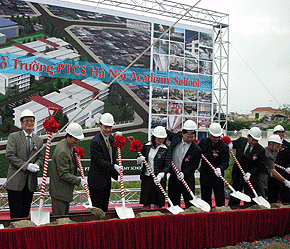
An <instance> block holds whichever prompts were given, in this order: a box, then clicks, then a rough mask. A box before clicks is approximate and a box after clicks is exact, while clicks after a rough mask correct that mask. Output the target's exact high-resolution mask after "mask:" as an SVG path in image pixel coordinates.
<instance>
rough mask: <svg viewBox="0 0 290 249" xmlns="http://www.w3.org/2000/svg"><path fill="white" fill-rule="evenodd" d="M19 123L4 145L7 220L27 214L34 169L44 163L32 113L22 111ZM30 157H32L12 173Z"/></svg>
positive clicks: (33, 186) (36, 169)
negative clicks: (18, 128)
mask: <svg viewBox="0 0 290 249" xmlns="http://www.w3.org/2000/svg"><path fill="white" fill-rule="evenodd" d="M20 122H21V127H22V130H21V131H18V132H14V133H11V134H10V135H9V137H8V142H7V147H6V158H7V160H8V162H9V168H8V174H7V184H6V189H7V192H8V202H9V208H10V218H11V219H13V218H26V217H28V215H29V212H30V206H31V202H32V197H33V193H34V191H36V189H37V172H38V171H39V169H40V167H43V162H44V155H43V152H42V151H38V149H40V148H41V147H42V145H43V141H42V139H41V138H40V137H38V136H37V135H36V134H34V133H33V129H34V122H35V116H34V114H33V112H32V111H30V110H28V109H26V110H24V111H23V112H22V113H21V117H20ZM36 153H37V155H36V156H35V154H36ZM31 157H33V159H31V160H30V162H29V163H28V164H27V165H26V166H24V167H23V168H22V170H20V171H19V172H18V173H17V174H16V175H14V173H15V172H16V171H17V170H19V168H21V167H22V166H23V165H24V164H25V163H26V162H27V161H28V160H29V158H31ZM13 175H14V176H13Z"/></svg>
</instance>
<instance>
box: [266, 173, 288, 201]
mask: <svg viewBox="0 0 290 249" xmlns="http://www.w3.org/2000/svg"><path fill="white" fill-rule="evenodd" d="M279 196H280V198H281V202H282V203H290V188H287V187H286V186H285V184H284V183H283V182H281V181H279V180H277V179H275V178H273V177H269V181H268V201H269V202H270V203H276V202H277V201H278V200H279Z"/></svg>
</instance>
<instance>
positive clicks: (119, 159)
mask: <svg viewBox="0 0 290 249" xmlns="http://www.w3.org/2000/svg"><path fill="white" fill-rule="evenodd" d="M117 151H118V162H119V166H120V168H121V169H120V173H119V174H120V185H121V197H122V203H123V206H125V193H124V180H123V167H122V159H121V148H120V147H117Z"/></svg>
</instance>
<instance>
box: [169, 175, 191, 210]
mask: <svg viewBox="0 0 290 249" xmlns="http://www.w3.org/2000/svg"><path fill="white" fill-rule="evenodd" d="M190 189H191V191H192V192H193V193H194V191H195V189H194V186H193V187H192V186H191V187H190ZM181 194H182V196H183V199H184V203H185V207H186V208H189V207H190V206H192V204H191V203H190V202H189V201H190V200H192V197H191V195H190V193H189V192H188V190H187V189H186V188H185V187H184V185H183V183H182V182H181V181H179V180H178V179H177V178H176V177H173V176H170V178H169V181H168V196H169V198H170V200H171V201H172V203H173V205H178V206H180V198H181Z"/></svg>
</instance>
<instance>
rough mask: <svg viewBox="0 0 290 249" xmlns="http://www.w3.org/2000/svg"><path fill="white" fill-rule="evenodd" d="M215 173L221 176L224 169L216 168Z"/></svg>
mask: <svg viewBox="0 0 290 249" xmlns="http://www.w3.org/2000/svg"><path fill="white" fill-rule="evenodd" d="M214 173H215V175H216V176H217V177H220V175H221V174H222V171H221V169H220V168H216V169H215V171H214Z"/></svg>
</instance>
